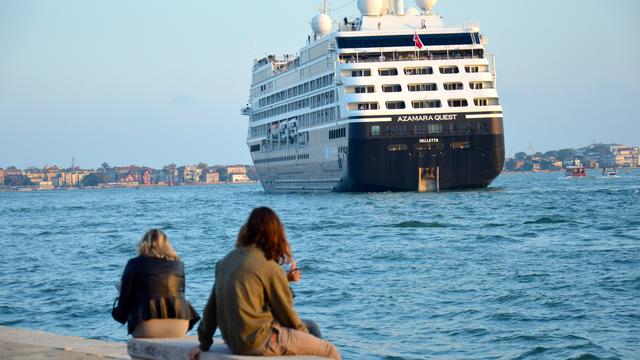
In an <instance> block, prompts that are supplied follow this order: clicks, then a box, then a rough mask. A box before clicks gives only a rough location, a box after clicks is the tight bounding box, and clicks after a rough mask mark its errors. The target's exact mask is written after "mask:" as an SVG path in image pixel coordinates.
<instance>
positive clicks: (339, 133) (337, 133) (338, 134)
mask: <svg viewBox="0 0 640 360" xmlns="http://www.w3.org/2000/svg"><path fill="white" fill-rule="evenodd" d="M346 136H347V129H346V128H340V129H334V130H329V140H333V139H339V138H343V137H346Z"/></svg>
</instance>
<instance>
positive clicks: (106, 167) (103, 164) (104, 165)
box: [100, 162, 110, 171]
mask: <svg viewBox="0 0 640 360" xmlns="http://www.w3.org/2000/svg"><path fill="white" fill-rule="evenodd" d="M100 167H101V168H102V170H103V171H106V170H107V169H108V168H109V167H110V166H109V164H108V163H106V162H103V163H102V165H100Z"/></svg>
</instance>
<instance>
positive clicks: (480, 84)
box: [469, 81, 484, 90]
mask: <svg viewBox="0 0 640 360" xmlns="http://www.w3.org/2000/svg"><path fill="white" fill-rule="evenodd" d="M469 88H470V89H472V90H482V89H484V83H483V82H481V81H471V82H469Z"/></svg>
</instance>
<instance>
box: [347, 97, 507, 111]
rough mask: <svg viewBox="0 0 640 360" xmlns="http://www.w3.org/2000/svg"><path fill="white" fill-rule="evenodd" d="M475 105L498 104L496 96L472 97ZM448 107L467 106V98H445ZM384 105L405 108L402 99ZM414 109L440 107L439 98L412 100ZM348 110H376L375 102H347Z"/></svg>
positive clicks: (390, 107)
mask: <svg viewBox="0 0 640 360" xmlns="http://www.w3.org/2000/svg"><path fill="white" fill-rule="evenodd" d="M473 103H474V104H475V106H490V105H499V101H498V99H497V98H479V99H473ZM447 104H448V105H449V107H466V106H469V104H468V102H467V99H449V100H447ZM385 106H386V108H387V109H389V110H397V109H405V108H406V104H405V102H404V101H387V102H386V103H385ZM411 106H412V107H413V108H414V109H431V108H440V107H442V102H441V101H440V100H414V101H412V102H411ZM349 110H378V103H377V102H363V103H351V104H349Z"/></svg>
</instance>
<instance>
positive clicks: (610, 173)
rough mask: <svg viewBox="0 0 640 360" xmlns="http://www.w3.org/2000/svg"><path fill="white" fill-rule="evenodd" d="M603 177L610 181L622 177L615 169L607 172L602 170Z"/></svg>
mask: <svg viewBox="0 0 640 360" xmlns="http://www.w3.org/2000/svg"><path fill="white" fill-rule="evenodd" d="M602 177H603V178H609V179H615V178H619V177H620V176H619V175H618V172H617V171H616V169H615V168H614V169H613V170H610V171H606V169H605V168H603V169H602Z"/></svg>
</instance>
